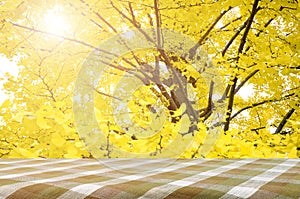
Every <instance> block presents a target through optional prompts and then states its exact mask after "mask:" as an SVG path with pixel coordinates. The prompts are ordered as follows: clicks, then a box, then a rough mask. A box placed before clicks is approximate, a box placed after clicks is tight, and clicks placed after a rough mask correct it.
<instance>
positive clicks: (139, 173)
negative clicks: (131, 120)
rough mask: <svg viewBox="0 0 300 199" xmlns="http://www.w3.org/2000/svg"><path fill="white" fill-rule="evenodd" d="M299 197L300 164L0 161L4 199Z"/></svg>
mask: <svg viewBox="0 0 300 199" xmlns="http://www.w3.org/2000/svg"><path fill="white" fill-rule="evenodd" d="M168 162H169V164H167V163H168ZM160 164H161V167H160ZM152 167H153V169H152ZM116 168H118V170H116ZM144 170H145V172H143V171H144ZM299 197H300V159H190V160H188V159H184V160H181V159H180V160H176V161H175V160H172V159H108V160H101V161H98V160H95V159H0V198H16V199H19V198H30V199H36V198H46V199H48V198H49V199H50V198H70V199H77V198H78V199H79V198H109V199H111V198H112V199H116V198H120V199H126V198H145V199H147V198H155V199H156V198H180V199H185V198H208V199H209V198H265V199H267V198H299Z"/></svg>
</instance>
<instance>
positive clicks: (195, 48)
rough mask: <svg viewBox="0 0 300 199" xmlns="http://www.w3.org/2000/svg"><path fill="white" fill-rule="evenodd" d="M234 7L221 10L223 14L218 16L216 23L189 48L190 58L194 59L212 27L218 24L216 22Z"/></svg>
mask: <svg viewBox="0 0 300 199" xmlns="http://www.w3.org/2000/svg"><path fill="white" fill-rule="evenodd" d="M231 9H232V7H229V8H228V9H227V10H225V11H223V12H221V14H220V15H219V16H218V17H217V18H216V20H215V21H214V23H213V24H212V25H211V26H210V27H209V28H208V30H207V31H206V32H205V33H204V35H203V36H202V37H201V38H200V39H199V40H198V42H197V43H196V44H195V45H194V46H193V47H192V48H191V49H190V50H189V58H190V59H193V58H194V56H195V54H196V51H197V49H198V48H199V47H200V46H201V45H202V44H203V42H204V40H205V39H206V38H207V36H208V35H209V33H210V32H211V31H212V29H213V28H214V27H215V26H216V24H217V23H218V22H219V21H220V19H221V18H222V17H223V16H224V15H225V14H226V13H227V12H228V11H229V10H231Z"/></svg>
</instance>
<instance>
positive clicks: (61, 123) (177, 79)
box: [0, 0, 300, 157]
mask: <svg viewBox="0 0 300 199" xmlns="http://www.w3.org/2000/svg"><path fill="white" fill-rule="evenodd" d="M0 6H1V7H0V12H1V16H0V21H1V24H0V28H1V32H0V38H1V49H0V52H1V53H3V54H5V56H6V57H8V58H10V59H12V58H16V57H17V59H18V64H19V65H20V73H19V75H18V76H17V77H13V76H8V81H7V82H6V83H5V90H6V92H7V93H8V94H9V95H10V99H9V100H6V101H5V102H4V103H3V104H2V106H1V113H2V120H3V121H2V125H1V126H0V130H1V137H0V138H1V145H0V150H1V151H0V154H1V155H2V157H21V156H25V157H88V156H89V152H87V151H86V150H85V148H84V147H83V143H82V142H81V140H80V138H79V136H78V134H77V130H76V128H75V126H74V119H73V117H74V115H73V110H72V95H73V89H74V84H75V80H76V77H77V75H78V73H79V71H80V68H81V66H82V64H83V63H84V60H85V58H86V57H87V56H88V55H89V54H90V53H91V52H92V51H95V50H97V48H98V45H99V44H100V43H101V42H103V41H105V40H106V39H108V38H110V37H112V36H114V35H118V34H120V33H122V32H125V31H128V30H131V29H137V30H138V31H140V33H141V34H143V35H144V37H145V40H147V41H148V42H155V44H156V46H157V48H156V49H152V50H141V51H136V50H135V51H131V52H130V53H128V54H126V55H124V56H122V57H120V58H118V59H116V60H115V61H114V62H113V63H107V68H108V69H107V70H106V71H105V73H106V74H107V75H106V76H105V78H102V79H101V81H100V82H99V84H98V86H97V87H95V88H93V89H94V90H95V99H96V100H95V101H96V103H95V110H96V116H97V119H98V121H99V126H100V127H101V128H102V129H103V131H104V132H105V135H106V142H105V143H106V144H105V145H103V146H98V145H97V144H95V147H94V148H95V149H97V150H98V149H99V148H100V149H101V150H100V152H99V150H98V152H97V153H98V155H99V157H101V156H103V157H117V156H118V154H117V153H115V151H116V150H115V149H116V148H119V147H121V148H123V150H125V151H129V152H136V153H148V154H149V157H153V156H159V154H160V153H161V151H162V150H164V148H165V147H166V146H168V144H169V143H170V142H172V140H173V139H174V138H175V137H176V135H177V133H178V132H179V133H180V132H183V133H182V135H181V136H182V139H187V137H189V138H190V137H193V140H194V142H193V144H192V145H191V146H190V147H189V149H188V150H186V151H185V153H183V154H182V157H200V156H201V147H202V144H203V141H204V139H205V137H206V127H207V126H209V125H211V120H213V116H212V112H213V110H214V107H215V106H217V104H216V103H215V102H213V96H214V99H215V98H218V99H217V100H218V101H219V102H226V107H224V110H225V111H226V118H224V121H223V122H222V123H220V124H217V125H218V128H220V127H222V128H223V132H222V135H221V137H220V139H219V140H218V142H217V143H216V145H215V147H214V149H213V150H212V151H211V152H210V153H209V154H208V155H207V157H297V156H298V157H299V153H298V154H297V152H298V151H299V147H300V146H299V133H300V132H299V124H300V123H299V119H298V116H299V111H298V110H299V82H300V81H299V67H300V66H299V63H300V62H299V48H300V46H299V44H300V43H299V41H298V37H299V18H300V17H299V8H298V2H297V1H296V0H295V1H293V0H291V1H272V0H269V1H267V0H262V1H259V0H254V1H234V0H230V1H225V0H222V1H201V2H198V1H193V0H188V1H184V2H182V1H173V0H172V1H169V0H167V1H158V0H153V1H149V0H145V1H127V0H111V1H108V0H105V1H101V2H100V1H92V0H90V1H88V0H86V1H85V0H78V1H67V0H64V1H55V2H54V1H46V0H45V1H37V0H17V1H2V2H1V4H0ZM141 28H142V29H141ZM145 28H158V29H157V31H154V32H153V34H152V35H151V34H148V33H145V32H143V31H141V30H143V29H145ZM160 28H162V29H164V28H166V29H172V30H174V31H176V32H179V33H181V34H184V35H188V36H189V37H190V38H192V39H193V40H195V41H197V42H196V44H195V45H194V46H192V47H191V48H190V49H189V51H188V53H187V54H185V55H184V56H178V55H176V54H174V53H172V52H166V51H163V50H161V48H160V47H163V46H164V45H166V44H165V42H168V41H167V40H165V38H164V37H163V36H164V35H163V32H160ZM151 40H152V41H151ZM120 42H121V43H122V41H120ZM123 44H126V43H123ZM172 45H173V44H172ZM181 45H183V44H180V43H174V48H175V49H180V48H181V47H182V46H181ZM201 49H202V50H201ZM204 51H206V52H207V54H205V53H204ZM198 57H199V58H198ZM205 57H209V59H203V58H205ZM193 59H200V60H205V61H203V65H202V66H203V67H201V68H196V70H194V69H193V67H191V63H190V62H189V61H190V60H193ZM212 66H214V68H215V70H217V73H218V74H219V75H220V76H221V78H222V82H223V85H222V86H223V87H224V92H223V93H222V95H221V96H220V95H213V94H216V92H215V91H216V89H217V88H216V85H214V83H215V82H214V81H212V82H211V83H210V84H208V85H209V86H207V83H205V82H204V80H203V78H201V75H203V73H205V71H206V70H207V69H208V68H210V67H212ZM2 67H3V66H2ZM164 67H165V68H166V69H165V70H163V69H162V68H164ZM166 71H167V72H166ZM124 74H131V75H133V76H134V77H135V78H137V79H139V80H140V81H141V82H143V84H144V86H142V87H141V88H140V89H139V90H137V91H136V92H135V95H134V97H133V98H132V99H131V100H130V101H129V102H128V107H129V109H130V111H131V114H130V117H131V119H132V121H134V123H135V125H133V126H130V125H129V126H123V127H120V126H118V125H117V124H116V123H115V122H114V119H113V116H112V115H111V113H112V112H113V110H112V107H110V106H106V104H108V103H110V102H112V100H116V96H114V94H115V93H114V92H113V90H112V88H111V85H117V83H118V81H119V80H120V78H121V77H122V76H124ZM243 91H244V92H243ZM245 92H246V93H247V92H248V95H247V97H246V96H245V95H243V94H241V93H245ZM144 99H146V100H144ZM161 111H164V112H166V115H165V118H163V119H165V124H164V125H165V126H164V128H162V129H161V133H160V134H155V135H153V136H150V137H148V138H147V139H143V135H138V134H136V133H135V130H136V128H137V127H138V128H139V129H142V128H145V127H147V126H149V124H151V122H152V123H153V121H156V122H157V124H160V123H161V121H160V120H158V119H157V116H160V115H161V114H160V113H161ZM119 114H120V115H121V114H122V113H121V112H120V113H119ZM154 126H155V125H154ZM153 128H155V127H153ZM182 128H183V129H184V128H185V129H184V130H182ZM153 130H158V129H152V130H151V131H153ZM143 134H144V135H147V131H146V130H145V131H144V133H143ZM90 152H91V151H90ZM95 153H96V152H95Z"/></svg>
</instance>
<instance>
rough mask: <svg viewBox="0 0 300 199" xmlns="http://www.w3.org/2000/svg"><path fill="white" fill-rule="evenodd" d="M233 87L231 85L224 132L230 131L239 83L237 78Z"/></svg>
mask: <svg viewBox="0 0 300 199" xmlns="http://www.w3.org/2000/svg"><path fill="white" fill-rule="evenodd" d="M232 81H233V85H231V88H230V93H229V102H228V106H227V112H226V121H225V125H224V131H228V129H229V124H230V116H231V112H232V107H233V101H234V91H235V87H236V83H237V77H235V78H234V79H233V80H232Z"/></svg>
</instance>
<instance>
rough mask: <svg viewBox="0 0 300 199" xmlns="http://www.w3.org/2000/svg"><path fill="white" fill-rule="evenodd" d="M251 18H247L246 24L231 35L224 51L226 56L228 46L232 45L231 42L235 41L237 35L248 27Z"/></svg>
mask: <svg viewBox="0 0 300 199" xmlns="http://www.w3.org/2000/svg"><path fill="white" fill-rule="evenodd" d="M248 21H249V19H247V20H246V21H245V22H244V24H243V25H242V26H241V27H240V29H239V30H238V31H237V32H236V33H235V34H234V35H233V36H232V37H231V39H230V40H229V42H228V43H227V44H226V46H225V48H224V49H223V51H222V56H223V57H224V55H225V53H226V51H227V50H228V48H229V47H230V46H231V44H232V43H233V41H234V40H235V39H236V38H237V36H238V35H239V34H240V33H241V32H242V30H243V29H244V28H245V27H246V25H247V23H248Z"/></svg>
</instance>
